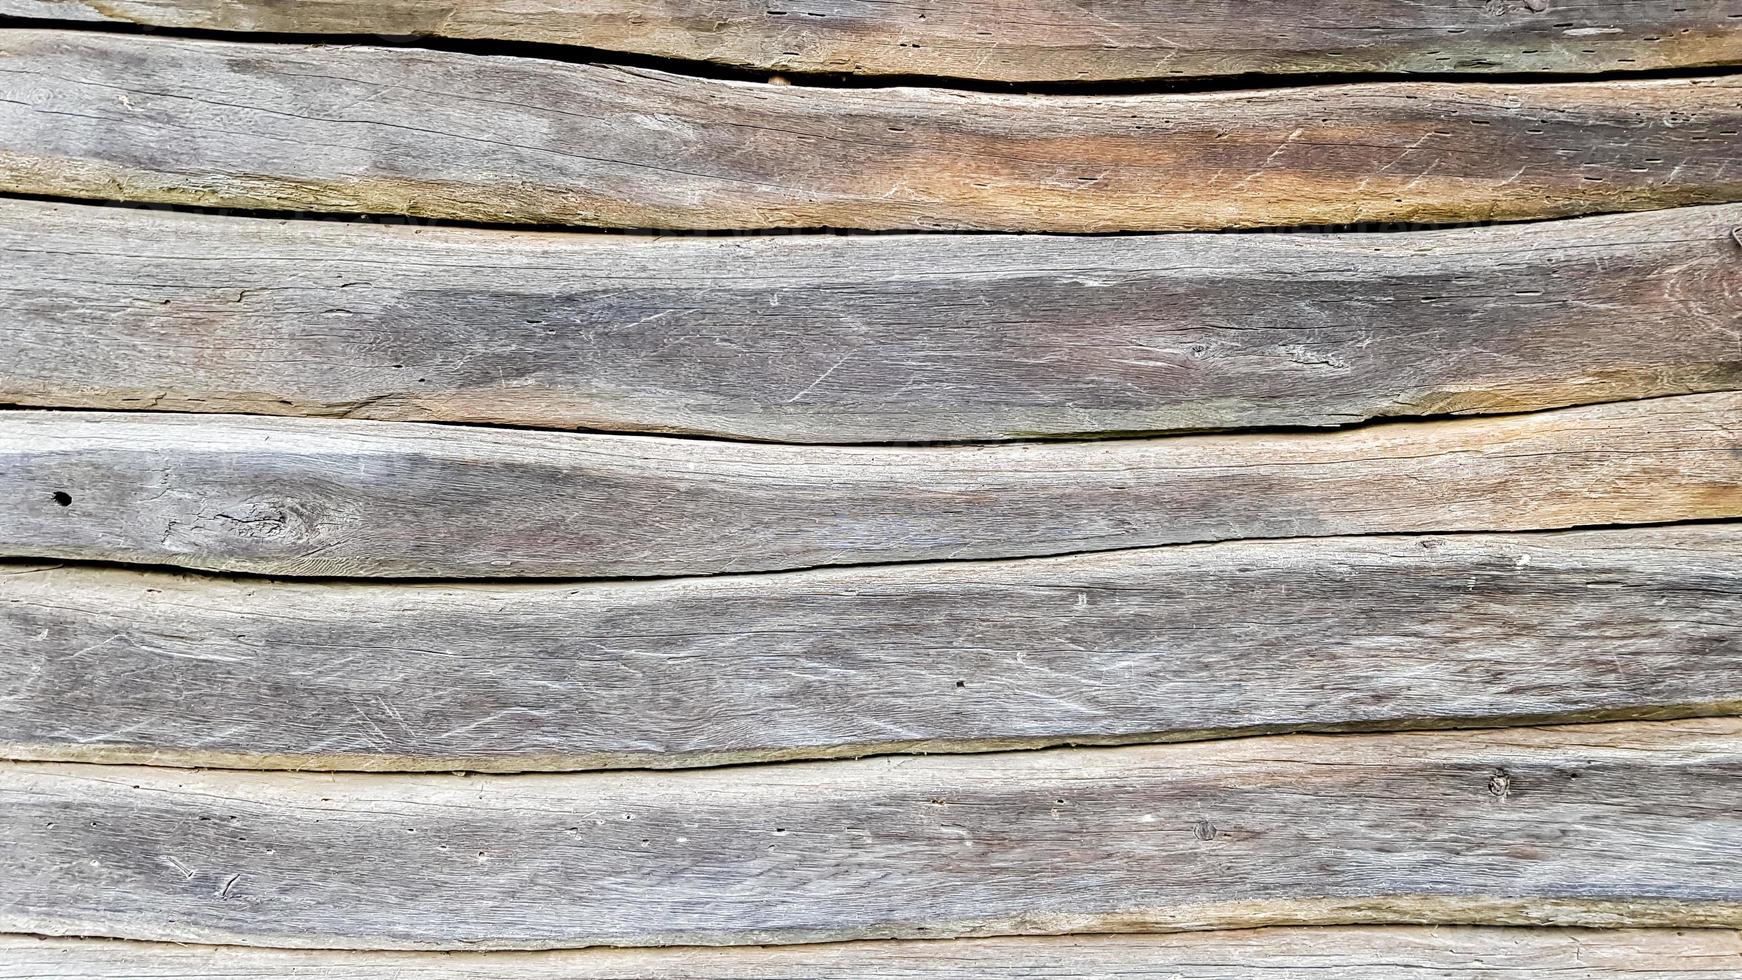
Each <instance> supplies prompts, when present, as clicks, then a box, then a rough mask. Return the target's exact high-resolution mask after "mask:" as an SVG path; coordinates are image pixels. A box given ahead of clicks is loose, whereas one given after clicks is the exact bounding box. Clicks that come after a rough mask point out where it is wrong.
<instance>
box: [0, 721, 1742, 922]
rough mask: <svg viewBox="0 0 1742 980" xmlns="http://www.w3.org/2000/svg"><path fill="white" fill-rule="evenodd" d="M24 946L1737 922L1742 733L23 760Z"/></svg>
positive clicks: (7, 890) (14, 872) (13, 802)
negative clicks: (966, 748) (671, 761)
mask: <svg viewBox="0 0 1742 980" xmlns="http://www.w3.org/2000/svg"><path fill="white" fill-rule="evenodd" d="M0 839H3V840H5V841H7V847H5V848H0V929H3V930H5V931H10V932H28V933H37V934H43V935H81V936H102V937H115V938H126V939H155V940H175V941H195V942H214V941H216V942H239V943H244V944H257V945H268V946H291V947H324V948H356V947H363V948H468V949H493V948H546V947H571V946H582V945H594V944H603V945H692V944H701V945H724V944H765V943H774V942H815V941H825V940H835V939H853V938H919V937H929V938H946V937H951V936H964V935H974V934H1058V933H1071V932H1141V931H1146V930H1154V929H1181V928H1223V927H1247V926H1260V925H1277V924H1333V923H1361V924H1385V923H1392V924H1429V923H1440V922H1443V923H1459V922H1471V921H1477V922H1487V923H1492V924H1497V925H1511V924H1551V925H1651V926H1658V925H1676V926H1724V927H1731V928H1733V927H1735V926H1737V925H1738V924H1742V847H1738V846H1737V844H1738V842H1739V841H1742V719H1736V718H1723V719H1705V720H1699V721H1669V722H1642V723H1625V724H1612V725H1576V726H1570V727H1567V728H1562V729H1502V730H1498V731H1490V732H1454V733H1412V734H1405V735H1332V736H1298V735H1297V736H1286V737H1271V738H1253V739H1235V740H1230V741H1222V742H1196V743H1189V744H1182V745H1165V746H1143V747H1134V748H1115V749H1068V750H1053V751H1044V752H1006V753H999V754H995V755H941V756H919V757H911V756H903V757H885V758H878V759H862V760H857V761H834V762H813V763H790V764H786V765H776V766H759V767H726V768H721V769H705V770H691V771H687V772H681V773H658V772H632V773H591V774H579V775H575V774H570V775H522V776H471V777H462V776H451V775H450V776H411V775H403V774H400V775H391V776H381V775H367V774H331V773H327V774H314V773H278V772H274V773H262V772H243V771H234V770H232V771H223V770H206V771H201V770H187V769H168V768H160V767H128V766H87V765H75V764H68V763H18V762H14V763H6V764H4V765H0Z"/></svg>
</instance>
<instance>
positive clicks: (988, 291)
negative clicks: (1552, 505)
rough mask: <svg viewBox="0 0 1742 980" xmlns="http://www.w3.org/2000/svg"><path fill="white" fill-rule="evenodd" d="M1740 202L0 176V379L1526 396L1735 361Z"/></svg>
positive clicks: (566, 413) (113, 389)
mask: <svg viewBox="0 0 1742 980" xmlns="http://www.w3.org/2000/svg"><path fill="white" fill-rule="evenodd" d="M1738 229H1742V206H1739V205H1724V206H1717V207H1707V208H1683V209H1675V210H1669V211H1659V212H1646V213H1640V214H1630V215H1619V216H1611V217H1599V218H1586V219H1577V220H1569V221H1561V222H1548V223H1543V224H1531V225H1513V226H1501V227H1488V228H1478V229H1461V230H1447V231H1431V232H1418V233H1389V234H1364V235H1286V236H1284V235H1265V236H1223V235H1216V236H1210V235H1203V236H1199V235H1191V236H1132V237H1108V238H1088V239H1078V238H1056V237H1005V236H984V237H981V236H975V237H969V238H963V237H960V236H937V235H912V236H899V237H877V238H865V237H848V238H841V237H812V236H803V237H773V238H767V237H765V238H752V239H729V240H722V239H694V238H692V239H642V238H629V237H624V236H609V237H606V236H580V235H552V234H532V233H510V232H500V231H480V230H474V229H451V228H404V227H392V226H388V227H380V226H372V225H363V226H357V225H344V224H336V223H331V222H310V221H262V220H259V219H250V218H237V217H224V216H216V215H205V214H179V213H172V212H157V211H137V210H126V209H115V208H98V207H87V206H79V205H67V204H49V203H39V202H31V201H11V202H0V257H3V259H4V266H5V271H6V277H7V279H8V282H7V283H6V285H5V287H4V288H5V289H6V291H7V302H6V305H5V307H4V309H3V310H0V322H4V323H5V325H6V327H7V329H5V330H0V402H4V403H10V404H19V405H38V406H45V407H55V408H103V409H113V408H155V409H159V410H166V411H168V410H174V411H203V412H242V413H249V414H272V415H310V416H345V417H351V418H377V419H393V420H406V421H463V422H483V423H508V424H514V425H522V426H539V427H552V428H563V427H569V428H573V427H583V428H589V429H600V430H622V431H664V432H676V433H700V434H712V435H725V436H731V437H737V438H746V439H759V440H772V441H782V442H805V443H851V442H921V441H952V440H994V439H1009V438H1022V437H1034V436H1066V435H1083V434H1094V433H1118V432H1126V433H1130V432H1144V431H1182V430H1194V429H1234V428H1241V427H1247V426H1327V425H1342V424H1348V423H1351V422H1358V421H1361V420H1364V419H1368V418H1373V417H1378V416H1409V415H1424V414H1440V413H1453V412H1456V413H1485V412H1509V411H1522V410H1530V409H1540V408H1550V407H1555V406H1558V405H1564V404H1577V403H1588V402H1601V401H1615V400H1621V399H1627V398H1640V397H1651V396H1657V395H1670V394H1683V393H1689V392H1698V391H1709V390H1720V389H1726V388H1735V387H1742V350H1739V349H1738V346H1737V342H1736V333H1737V330H1738V329H1739V327H1742V261H1739V259H1742V243H1739V240H1738V238H1737V237H1736V235H1737V234H1738ZM1593 311H1601V312H1600V314H1599V315H1594V314H1593ZM69 338H76V340H69ZM263 351H270V352H272V356H270V357H265V356H262V352H263ZM190 352H197V353H196V354H195V355H194V356H190Z"/></svg>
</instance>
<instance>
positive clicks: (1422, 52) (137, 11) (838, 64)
mask: <svg viewBox="0 0 1742 980" xmlns="http://www.w3.org/2000/svg"><path fill="white" fill-rule="evenodd" d="M0 14H7V15H12V16H22V17H45V18H60V19H70V20H92V21H106V22H111V23H128V24H147V25H151V26H155V27H176V28H194V29H200V30H224V31H273V32H279V33H293V34H339V35H365V34H387V35H433V36H436V37H447V38H463V39H486V40H511V41H534V42H540V43H549V44H573V45H583V46H586V47H587V48H589V49H599V50H603V51H618V52H625V53H632V54H638V55H651V56H656V57H661V58H683V59H696V60H705V61H713V62H722V63H725V64H729V65H735V66H741V67H747V68H761V69H769V70H775V71H796V72H849V73H854V74H880V75H887V74H897V75H902V74H910V75H911V74H918V75H938V76H950V77H959V78H972V79H985V80H993V81H1104V80H1109V79H1121V80H1123V79H1155V78H1164V79H1172V78H1181V77H1191V76H1206V75H1210V76H1214V75H1238V74H1248V73H1285V72H1337V71H1357V72H1387V71H1395V72H1492V71H1544V72H1572V71H1616V70H1628V69H1641V68H1668V67H1684V66H1698V65H1719V64H1734V63H1737V62H1742V24H1738V23H1737V21H1738V20H1742V4H1739V3H1737V2H1736V0H1683V2H1680V3H1676V4H1669V3H1642V2H1637V0H1635V2H1628V0H1597V2H1593V3H1582V4H1577V5H1572V4H1566V3H1558V2H1556V3H1551V2H1548V0H1500V2H1496V0H1441V2H1435V3H1409V4H1397V3H1391V2H1387V0H1323V2H1317V3H1314V4H1313V6H1312V9H1311V14H1310V16H1306V15H1303V10H1302V8H1301V5H1300V3H1299V0H1255V2H1241V3H1234V2H1229V0H1218V2H1210V3H1205V2H1202V0H1117V2H1113V0H1100V2H1089V3H1073V4H1054V3H1046V2H1043V0H1017V2H1003V3H996V4H986V3H974V2H970V0H934V2H929V3H925V4H890V3H877V2H874V0H799V2H797V3H767V2H753V0H667V2H662V3H657V4H649V3H644V2H636V0H552V2H545V3H540V4H536V5H528V4H517V3H511V2H508V0H444V2H442V3H429V2H423V0H370V2H367V3H359V2H345V0H338V2H334V0H327V2H309V0H300V2H297V3H284V2H282V0H0Z"/></svg>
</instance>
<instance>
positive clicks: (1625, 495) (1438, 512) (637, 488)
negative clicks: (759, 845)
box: [0, 392, 1742, 578]
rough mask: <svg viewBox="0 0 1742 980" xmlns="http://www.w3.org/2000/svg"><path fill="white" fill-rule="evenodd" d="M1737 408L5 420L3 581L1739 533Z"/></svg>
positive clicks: (608, 568)
mask: <svg viewBox="0 0 1742 980" xmlns="http://www.w3.org/2000/svg"><path fill="white" fill-rule="evenodd" d="M1739 423H1742V393H1739V392H1721V393H1713V394H1705V395H1683V396H1677V397H1673V398H1659V399H1652V400H1646V401H1636V402H1622V403H1616V404H1608V405H1595V406H1585V407H1580V408H1567V409H1558V410H1555V411H1551V412H1539V413H1534V414H1526V415H1516V416H1505V417H1500V418H1478V419H1459V420H1446V421H1432V422H1399V423H1394V424H1389V425H1382V426H1374V427H1368V428H1358V429H1352V430H1345V431H1334V432H1328V433H1308V434H1303V433H1279V434H1264V435H1258V434H1248V435H1204V436H1181V437H1177V438H1172V439H1131V440H1114V441H1108V442H1079V443H1016V444H1006V445H997V444H994V445H988V446H950V447H920V448H872V447H832V446H831V447H819V446H786V445H769V444H750V443H727V442H713V441H707V440H693V439H689V440H686V439H667V438H660V437H654V436H619V435H593V434H587V433H554V432H534V431H492V430H488V429H477V428H465V429H457V428H455V427H452V426H438V425H423V424H418V423H410V422H357V421H334V420H317V419H283V418H250V417H246V416H210V415H208V416H189V415H156V414H149V413H102V412H91V413H81V412H44V411H12V412H5V413H0V555H5V556H9V557H38V558H64V559H98V560H109V561H122V562H144V563H151V564H169V565H181V566H185V567H190V568H204V569H211V570H217V571H246V572H255V573H267V574H286V575H324V576H336V575H357V576H388V577H457V578H470V577H512V576H528V575H536V576H546V577H558V576H566V577H599V576H648V575H692V574H705V573H715V572H727V571H739V572H748V571H765V570H777V569H790V568H803V567H808V566H817V565H841V564H864V563H871V562H904V561H924V560H935V559H952V558H1008V557H1022V556H1034V555H1046V554H1063V553H1068V552H1078V551H1104V550H1108V549H1114V548H1131V547H1138V546H1145V545H1161V544H1180V543H1187V542H1193V541H1217V540H1228V539H1236V538H1253V537H1297V536H1309V537H1322V536H1328V535H1339V534H1363V533H1377V532H1418V531H1508V530H1534V529H1551V528H1570V527H1582V526H1596V525H1605V524H1644V523H1657V522H1664V521H1684V520H1696V519H1698V520H1711V519H1718V518H1734V517H1738V516H1742V453H1738V452H1737V451H1736V449H1737V440H1736V430H1737V426H1738V424H1739Z"/></svg>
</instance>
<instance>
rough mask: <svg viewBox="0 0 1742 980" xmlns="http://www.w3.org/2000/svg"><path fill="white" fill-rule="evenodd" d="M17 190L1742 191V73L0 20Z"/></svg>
mask: <svg viewBox="0 0 1742 980" xmlns="http://www.w3.org/2000/svg"><path fill="white" fill-rule="evenodd" d="M0 73H4V74H5V76H6V77H7V79H8V81H7V87H6V97H5V99H3V100H0V148H3V149H0V190H6V191H13V192H25V193H34V194H49V195H60V196H72V197H86V198H106V199H118V200H130V201H155V202H165V203H175V204H191V205H204V206H215V207H256V208H279V209H286V208H288V209H295V210H307V211H324V212H346V213H388V214H407V215H417V216H422V217H428V218H443V219H467V220H479V221H488V222H531V223H538V224H562V225H582V226H614V227H637V228H639V227H659V228H690V229H727V230H732V229H765V228H855V229H915V230H926V229H938V230H948V229H988V230H1001V231H1023V230H1027V231H1066V232H1102V231H1124V230H1139V231H1156V230H1190V229H1202V228H1234V227H1260V226H1286V225H1299V224H1322V223H1327V222H1336V223H1358V222H1396V221H1410V222H1463V221H1472V220H1500V219H1517V218H1544V217H1558V216H1570V215H1576V214H1583V213H1591V212H1598V211H1620V210H1641V209H1649V208H1660V207H1669V206H1674V205H1682V204H1708V203H1721V202H1727V201H1735V200H1742V168H1737V167H1735V166H1734V163H1735V160H1736V158H1737V156H1738V154H1742V135H1739V133H1742V76H1724V77H1717V78H1709V79H1657V80H1633V81H1603V82H1585V83H1567V84H1548V85H1530V84H1524V85H1520V84H1463V83H1457V84H1447V83H1382V84H1363V85H1340V86H1327V87H1322V88H1296V89H1275V90H1264V91H1237V92H1225V93H1211V94H1195V95H1181V94H1174V95H1131V96H1089V95H1080V96H1070V95H1066V96H1053V95H1003V94H986V93H965V92H959V91H949V90H939V89H926V88H885V89H857V90H854V89H839V88H820V87H809V86H791V85H785V86H783V85H766V84H760V83H749V82H729V81H719V80H711V79H698V78H694V77H687V76H678V75H669V74H663V73H660V72H656V71H651V70H643V69H633V68H624V67H612V66H603V65H585V64H567V63H561V62H553V61H544V60H535V59H527V58H513V57H487V56H479V55H467V54H459V53H454V52H444V51H429V50H417V49H405V48H371V47H303V46H295V45H278V44H265V45H262V44H240V43H232V42H224V41H204V40H187V39H172V38H151V37H135V36H119V35H106V34H101V33H94V32H73V31H29V30H24V31H9V32H6V33H4V34H0Z"/></svg>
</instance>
